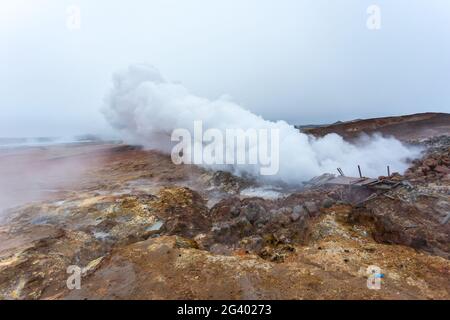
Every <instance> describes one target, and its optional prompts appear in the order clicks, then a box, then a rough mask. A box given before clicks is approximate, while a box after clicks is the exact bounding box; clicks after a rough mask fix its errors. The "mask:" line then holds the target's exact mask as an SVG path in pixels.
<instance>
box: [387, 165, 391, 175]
mask: <svg viewBox="0 0 450 320" xmlns="http://www.w3.org/2000/svg"><path fill="white" fill-rule="evenodd" d="M387 171H388V177H390V176H391V169H390V168H389V166H387Z"/></svg>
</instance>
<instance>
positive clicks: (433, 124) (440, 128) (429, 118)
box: [301, 112, 450, 141]
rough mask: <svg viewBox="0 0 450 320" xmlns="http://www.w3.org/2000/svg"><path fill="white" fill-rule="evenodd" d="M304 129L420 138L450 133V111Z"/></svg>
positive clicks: (354, 135) (351, 135)
mask: <svg viewBox="0 0 450 320" xmlns="http://www.w3.org/2000/svg"><path fill="white" fill-rule="evenodd" d="M301 130H302V131H303V132H305V133H308V134H312V135H315V136H324V135H326V134H328V133H337V134H339V135H341V136H343V137H344V138H346V139H349V140H351V139H354V138H357V137H358V136H359V135H361V134H362V133H366V134H373V133H376V132H379V133H381V134H383V135H391V136H394V137H396V138H397V139H399V140H403V141H407V140H418V139H426V138H430V137H434V136H439V135H450V114H448V113H431V112H429V113H417V114H412V115H405V116H397V117H383V118H373V119H364V120H359V119H358V120H354V121H348V122H339V123H335V124H331V125H328V126H319V127H309V128H308V127H306V128H305V127H303V128H301Z"/></svg>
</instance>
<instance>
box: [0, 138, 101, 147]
mask: <svg viewBox="0 0 450 320" xmlns="http://www.w3.org/2000/svg"><path fill="white" fill-rule="evenodd" d="M102 141H103V140H102V139H101V138H99V137H97V136H93V135H85V136H75V137H37V138H1V137H0V149H13V148H24V147H43V146H51V145H58V144H80V143H93V142H102Z"/></svg>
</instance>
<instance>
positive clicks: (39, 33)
mask: <svg viewBox="0 0 450 320" xmlns="http://www.w3.org/2000/svg"><path fill="white" fill-rule="evenodd" d="M372 4H376V5H378V6H379V8H380V9H381V29H380V30H369V29H368V28H367V25H366V21H367V19H368V18H369V15H368V14H367V12H366V10H367V8H368V7H369V6H370V5H372ZM69 5H76V6H78V7H79V8H80V13H81V23H80V29H77V30H71V29H69V28H68V27H67V25H66V24H67V19H68V13H67V11H66V10H67V8H68V6H69ZM0 59H1V64H0V84H1V85H0V136H10V137H11V136H49V135H51V136H60V135H73V134H81V133H89V132H91V133H108V132H109V129H108V125H107V124H106V123H105V121H104V120H103V116H102V115H101V113H100V112H99V109H100V107H101V106H102V99H103V96H104V95H105V93H106V91H107V90H108V88H109V87H110V85H111V75H112V73H113V72H114V71H115V70H117V69H120V68H124V67H127V66H128V65H129V64H133V63H148V64H152V65H154V66H155V67H157V68H158V69H159V70H160V71H161V73H162V74H163V75H164V76H165V77H166V78H167V79H170V80H173V81H178V82H181V83H183V84H184V85H185V86H186V87H187V88H189V89H190V91H191V92H193V93H195V94H197V95H200V96H205V97H208V98H217V97H218V96H220V95H223V94H228V95H230V96H231V97H232V98H233V100H234V101H236V102H238V103H240V104H242V105H243V106H245V107H246V108H248V109H250V110H251V111H253V112H255V113H257V114H260V115H262V116H263V117H265V118H267V119H271V120H278V119H284V120H287V121H288V122H290V123H302V124H305V123H326V122H334V121H337V120H349V119H354V118H362V117H374V116H384V115H399V114H405V113H415V112H425V111H443V112H449V111H450V1H448V0H395V1H392V0H378V1H375V0H373V1H366V0H335V1H330V0H279V1H275V0H270V1H269V0H244V1H243V0H145V1H144V0H142V1H139V0H128V1H125V0H116V1H114V0H95V1H92V0H72V1H65V0H1V1H0Z"/></svg>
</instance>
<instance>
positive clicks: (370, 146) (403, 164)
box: [103, 65, 420, 183]
mask: <svg viewBox="0 0 450 320" xmlns="http://www.w3.org/2000/svg"><path fill="white" fill-rule="evenodd" d="M103 112H104V114H105V117H106V118H107V120H108V121H109V123H110V124H111V125H112V126H113V127H115V128H116V129H118V130H119V131H120V132H121V133H122V137H123V139H124V141H126V142H128V143H131V144H140V145H143V146H144V147H146V148H152V149H158V150H160V151H163V152H170V151H171V149H172V146H173V143H172V142H171V140H170V137H171V134H172V131H173V130H174V129H177V128H186V129H190V130H191V129H192V127H193V123H194V121H198V120H201V121H202V122H203V127H204V130H206V129H209V128H216V129H219V130H222V131H223V132H225V130H226V129H243V130H247V129H250V128H253V129H257V130H258V129H272V128H277V129H279V132H280V156H279V161H280V164H279V168H280V169H279V172H278V174H277V175H276V176H274V177H271V179H281V180H283V181H285V182H287V183H299V182H300V181H305V180H308V179H310V178H312V177H314V176H317V175H320V174H322V173H325V172H332V173H335V172H336V168H338V167H340V168H342V169H343V171H344V172H345V173H346V174H347V175H354V176H357V175H358V171H357V165H358V164H359V165H360V166H361V168H362V170H363V174H364V175H365V176H370V177H376V176H378V175H384V174H386V166H387V165H390V167H391V169H392V170H393V171H399V172H403V171H404V170H406V169H407V167H408V160H409V159H413V158H416V157H417V156H418V155H419V152H420V151H419V150H418V149H417V148H411V147H408V146H405V145H404V144H402V143H401V142H400V141H398V140H396V139H394V138H384V137H381V136H373V137H363V138H362V139H361V140H360V141H358V143H356V144H351V143H348V142H346V141H344V140H343V139H342V137H341V136H339V135H337V134H329V135H327V136H325V137H323V138H314V137H311V136H308V135H306V134H303V133H300V132H299V131H298V130H297V129H296V128H294V127H293V126H291V125H289V124H288V123H286V122H285V121H277V122H273V121H267V120H264V119H263V118H262V117H260V116H257V115H255V114H253V113H251V112H250V111H248V110H245V109H244V108H243V107H241V106H239V105H238V104H236V103H234V102H232V101H230V100H229V99H227V98H226V97H223V98H219V99H217V100H209V99H206V98H202V97H199V96H196V95H194V94H192V93H190V92H189V91H188V90H187V89H186V88H185V87H184V86H182V85H180V84H176V83H171V82H169V81H166V80H165V79H164V78H163V77H162V76H161V75H160V73H159V72H158V71H157V70H156V69H155V68H153V67H149V66H146V65H133V66H130V67H129V68H128V69H127V70H125V71H122V72H119V73H117V74H116V75H115V76H114V78H113V88H112V90H111V92H110V94H109V95H108V96H107V99H106V106H105V108H104V109H103ZM221 169H226V170H230V171H233V172H234V173H237V174H242V173H249V174H256V173H257V172H258V169H259V168H255V166H249V165H246V166H238V165H236V166H231V167H229V166H228V167H222V168H221Z"/></svg>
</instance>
